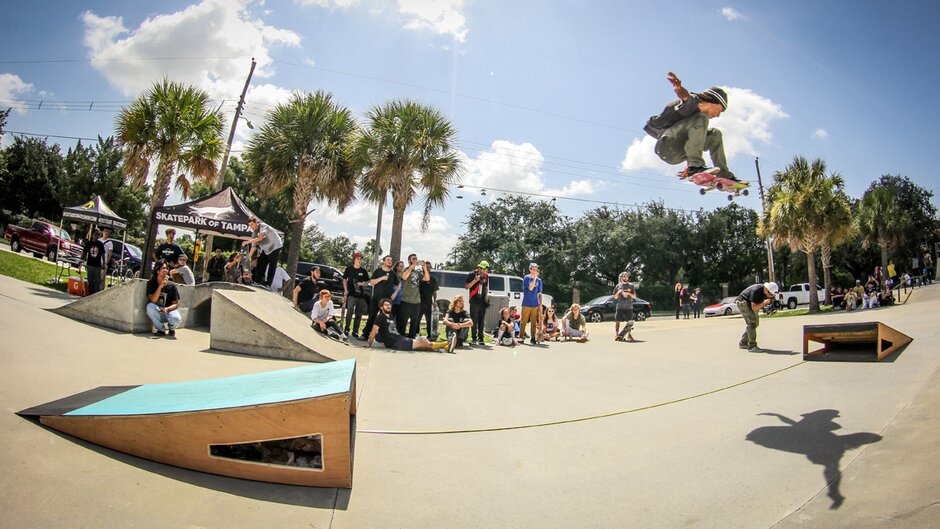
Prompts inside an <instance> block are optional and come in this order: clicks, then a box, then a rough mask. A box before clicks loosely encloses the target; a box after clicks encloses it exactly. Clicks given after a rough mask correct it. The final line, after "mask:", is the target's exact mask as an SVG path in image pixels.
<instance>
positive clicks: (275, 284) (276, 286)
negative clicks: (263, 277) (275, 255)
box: [268, 266, 290, 294]
mask: <svg viewBox="0 0 940 529" xmlns="http://www.w3.org/2000/svg"><path fill="white" fill-rule="evenodd" d="M289 282H290V275H288V274H287V270H284V269H283V268H281V267H280V266H279V267H277V269H275V270H274V279H272V280H271V286H270V287H268V288H270V289H271V292H280V293H282V294H283V293H284V292H283V291H284V287H286V286H287V284H288V283H289Z"/></svg>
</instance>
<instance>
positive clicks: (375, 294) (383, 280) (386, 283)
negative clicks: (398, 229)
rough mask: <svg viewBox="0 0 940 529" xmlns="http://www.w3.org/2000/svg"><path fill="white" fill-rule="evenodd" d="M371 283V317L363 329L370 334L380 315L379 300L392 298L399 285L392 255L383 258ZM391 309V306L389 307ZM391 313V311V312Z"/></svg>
mask: <svg viewBox="0 0 940 529" xmlns="http://www.w3.org/2000/svg"><path fill="white" fill-rule="evenodd" d="M369 284H371V285H372V300H371V302H370V303H369V317H368V318H366V328H365V329H364V330H363V334H368V333H371V332H372V327H373V325H374V324H375V318H376V316H378V312H379V310H380V309H379V301H380V300H382V299H390V298H391V297H392V293H393V292H394V291H395V287H396V286H398V276H396V275H395V271H394V270H392V256H391V255H386V256H385V257H383V258H382V263H381V265H380V266H379V267H378V268H376V269H375V271H374V272H372V279H370V280H369ZM389 310H390V311H391V307H389ZM389 314H391V312H390V313H389ZM395 332H396V333H397V332H398V331H397V330H396V331H395Z"/></svg>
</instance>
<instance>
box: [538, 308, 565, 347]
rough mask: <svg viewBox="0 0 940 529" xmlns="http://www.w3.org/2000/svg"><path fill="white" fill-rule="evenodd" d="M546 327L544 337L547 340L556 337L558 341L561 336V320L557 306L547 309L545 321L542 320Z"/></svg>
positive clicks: (543, 326)
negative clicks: (556, 310) (557, 312)
mask: <svg viewBox="0 0 940 529" xmlns="http://www.w3.org/2000/svg"><path fill="white" fill-rule="evenodd" d="M542 328H543V329H544V331H543V334H542V337H543V338H544V339H545V340H551V339H553V338H554V339H555V341H556V342H557V341H558V339H559V338H560V337H561V322H560V321H558V314H556V313H555V307H551V308H550V309H548V310H546V311H545V321H544V322H542Z"/></svg>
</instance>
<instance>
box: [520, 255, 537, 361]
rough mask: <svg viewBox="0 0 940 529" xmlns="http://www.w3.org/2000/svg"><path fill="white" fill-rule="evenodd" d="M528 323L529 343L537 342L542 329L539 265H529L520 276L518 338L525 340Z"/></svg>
mask: <svg viewBox="0 0 940 529" xmlns="http://www.w3.org/2000/svg"><path fill="white" fill-rule="evenodd" d="M527 323H528V324H529V328H530V330H531V333H532V336H530V337H529V343H531V344H532V345H535V344H537V343H538V342H539V332H540V331H541V330H542V278H541V277H539V265H537V264H535V263H532V264H530V265H529V273H528V274H527V275H526V276H525V277H523V278H522V321H520V322H519V329H520V336H519V339H520V340H522V341H525V339H526V334H525V326H526V324H527Z"/></svg>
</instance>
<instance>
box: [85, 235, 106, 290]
mask: <svg viewBox="0 0 940 529" xmlns="http://www.w3.org/2000/svg"><path fill="white" fill-rule="evenodd" d="M100 236H101V232H100V231H99V230H98V228H95V229H93V230H91V238H90V239H88V241H87V242H86V243H85V247H84V248H83V249H82V261H85V267H86V273H87V276H88V294H89V295H91V294H94V293H96V292H99V291H101V288H102V286H103V283H104V275H103V274H102V272H101V270H102V268H101V266H102V264H104V244H102V243H101V240H100V239H99V237H100Z"/></svg>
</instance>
